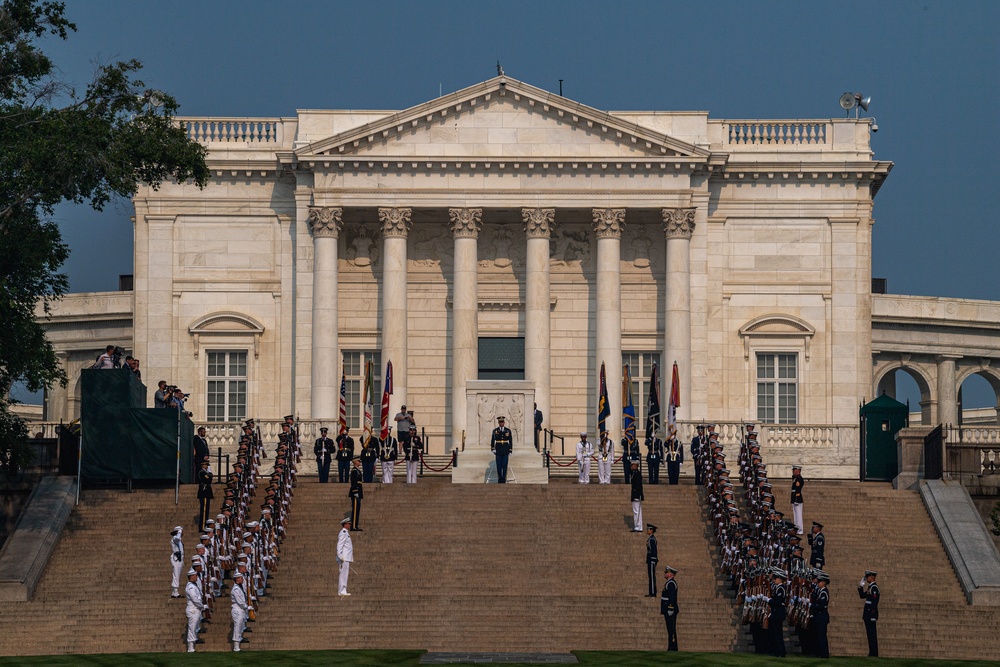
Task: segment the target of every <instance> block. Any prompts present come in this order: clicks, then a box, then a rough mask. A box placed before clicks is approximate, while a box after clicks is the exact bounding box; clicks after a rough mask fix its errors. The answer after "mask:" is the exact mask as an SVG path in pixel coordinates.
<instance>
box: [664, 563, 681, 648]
mask: <svg viewBox="0 0 1000 667" xmlns="http://www.w3.org/2000/svg"><path fill="white" fill-rule="evenodd" d="M679 612H680V607H679V606H678V605H677V581H676V580H675V579H670V580H668V581H667V583H665V584H664V585H663V593H661V594H660V613H661V614H663V618H664V620H666V622H667V650H668V651H676V650H677V614H678V613H679Z"/></svg>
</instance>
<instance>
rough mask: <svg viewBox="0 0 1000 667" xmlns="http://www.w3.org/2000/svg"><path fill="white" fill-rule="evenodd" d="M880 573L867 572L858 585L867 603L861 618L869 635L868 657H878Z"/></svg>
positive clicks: (860, 595)
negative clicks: (878, 581)
mask: <svg viewBox="0 0 1000 667" xmlns="http://www.w3.org/2000/svg"><path fill="white" fill-rule="evenodd" d="M877 576H878V572H875V571H874V570H865V578H864V579H862V580H861V583H860V584H858V596H859V597H861V598H862V599H863V600H864V601H865V606H864V609H862V610H861V618H862V620H864V622H865V633H866V634H867V635H868V657H870V658H877V657H878V627H877V621H878V601H879V599H880V597H881V591H880V590H879V587H878V584H876V583H875V577H877Z"/></svg>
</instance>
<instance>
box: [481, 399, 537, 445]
mask: <svg viewBox="0 0 1000 667" xmlns="http://www.w3.org/2000/svg"><path fill="white" fill-rule="evenodd" d="M476 411H477V414H478V416H479V432H480V433H481V434H485V436H486V437H485V438H484V442H486V443H487V444H488V443H489V435H490V434H491V433H492V432H493V429H494V428H496V426H497V424H496V419H497V417H501V416H503V417H506V418H507V419H506V424H507V428H509V429H510V431H511V434H512V435H513V436H514V446H515V447H523V446H524V444H525V441H524V440H522V436H523V435H524V434H523V433H522V432H521V431H522V428H523V426H524V398H523V397H522V396H521V395H519V394H513V395H512V394H480V395H479V404H478V405H477V406H476Z"/></svg>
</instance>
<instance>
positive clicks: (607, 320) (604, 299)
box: [593, 208, 635, 442]
mask: <svg viewBox="0 0 1000 667" xmlns="http://www.w3.org/2000/svg"><path fill="white" fill-rule="evenodd" d="M593 213H594V231H595V232H596V233H597V321H596V323H595V326H594V328H595V331H596V339H597V340H596V345H595V347H596V351H597V359H596V360H595V361H596V363H595V366H596V368H595V369H594V370H595V371H596V373H597V378H598V383H599V382H600V372H601V363H602V362H603V363H604V365H605V372H606V375H607V383H608V400H609V402H610V403H611V416H610V417H609V419H608V434H609V436H610V437H611V438H612V439H613V440H614V441H615V442H618V440H619V439H620V438H621V423H622V405H621V395H622V306H621V300H622V266H621V243H622V230H624V229H625V209H623V208H595V209H594V211H593ZM595 386H596V387H599V386H600V384H595ZM595 395H596V392H595ZM632 398H633V400H635V397H634V396H633V397H632Z"/></svg>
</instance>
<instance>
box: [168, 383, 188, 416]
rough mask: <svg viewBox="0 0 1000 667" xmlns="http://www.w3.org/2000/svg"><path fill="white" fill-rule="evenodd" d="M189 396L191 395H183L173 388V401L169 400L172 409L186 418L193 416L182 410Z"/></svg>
mask: <svg viewBox="0 0 1000 667" xmlns="http://www.w3.org/2000/svg"><path fill="white" fill-rule="evenodd" d="M190 396H191V394H185V393H184V392H183V391H181V390H180V389H179V388H177V387H174V394H173V399H171V400H172V403H171V405H172V407H175V408H177V409H178V410H180V411H181V413H183V414H185V415H187V416H188V417H191V416H193V413H191V412H187V411H185V410H184V401H185V400H187V399H188V398H189V397H190Z"/></svg>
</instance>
